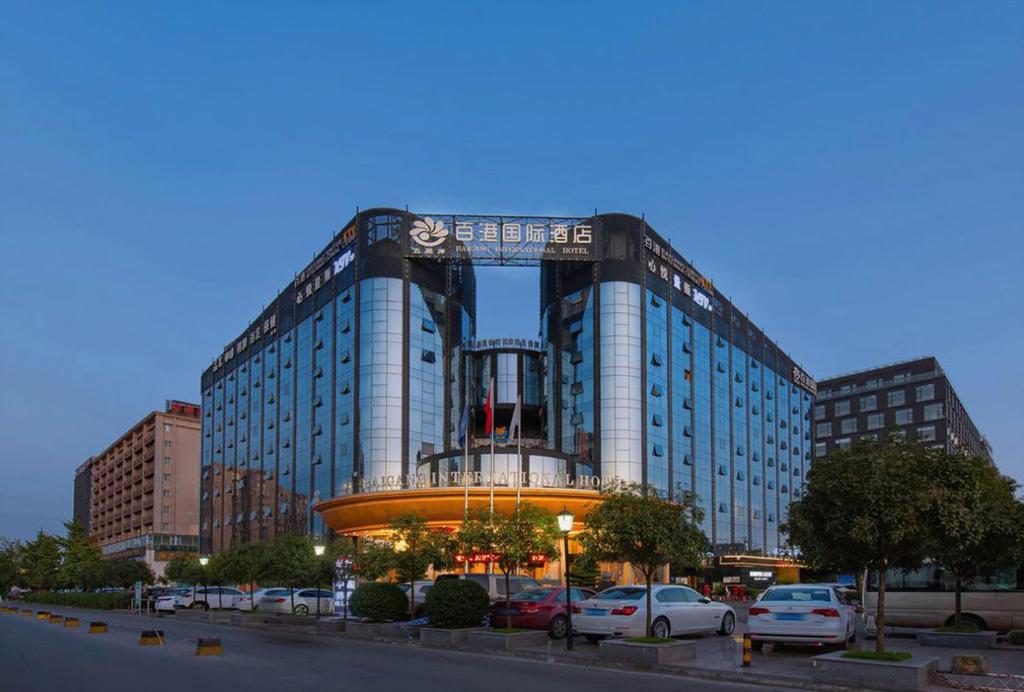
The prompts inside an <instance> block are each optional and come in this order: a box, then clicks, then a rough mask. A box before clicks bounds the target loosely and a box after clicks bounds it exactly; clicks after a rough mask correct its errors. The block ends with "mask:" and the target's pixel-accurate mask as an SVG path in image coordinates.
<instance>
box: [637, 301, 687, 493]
mask: <svg viewBox="0 0 1024 692" xmlns="http://www.w3.org/2000/svg"><path fill="white" fill-rule="evenodd" d="M644 305H645V306H646V308H645V309H646V311H647V357H646V358H645V359H644V360H645V362H646V364H647V365H646V368H647V387H646V392H644V396H646V398H647V420H646V421H644V424H645V425H646V426H647V450H646V451H647V454H646V458H647V483H648V484H650V485H652V486H654V487H655V488H656V489H657V491H658V493H659V494H661V495H663V496H667V495H668V493H669V479H668V446H669V444H668V442H669V440H668V370H669V358H668V325H667V321H666V315H667V314H668V313H667V307H666V301H665V300H664V299H663V298H659V297H658V296H656V295H655V294H654V292H652V291H651V290H650V289H647V291H646V293H645V299H644ZM680 355H681V354H680Z"/></svg>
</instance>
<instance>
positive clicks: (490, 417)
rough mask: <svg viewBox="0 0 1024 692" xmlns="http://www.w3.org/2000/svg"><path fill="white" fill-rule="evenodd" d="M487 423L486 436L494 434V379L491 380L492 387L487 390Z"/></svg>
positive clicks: (485, 425)
mask: <svg viewBox="0 0 1024 692" xmlns="http://www.w3.org/2000/svg"><path fill="white" fill-rule="evenodd" d="M484 413H485V414H486V416H487V417H486V422H485V423H484V435H490V434H491V433H493V432H494V378H493V377H492V378H491V381H490V386H489V387H488V388H487V403H485V404H484Z"/></svg>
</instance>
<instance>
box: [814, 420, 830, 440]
mask: <svg viewBox="0 0 1024 692" xmlns="http://www.w3.org/2000/svg"><path fill="white" fill-rule="evenodd" d="M831 434H832V424H831V423H818V425H817V427H816V428H815V429H814V436H815V437H828V436H829V435H831Z"/></svg>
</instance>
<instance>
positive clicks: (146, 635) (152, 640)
mask: <svg viewBox="0 0 1024 692" xmlns="http://www.w3.org/2000/svg"><path fill="white" fill-rule="evenodd" d="M139 645H140V646H163V645H164V631H163V630H143V631H142V634H141V635H139Z"/></svg>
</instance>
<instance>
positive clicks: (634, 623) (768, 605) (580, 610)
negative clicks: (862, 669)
mask: <svg viewBox="0 0 1024 692" xmlns="http://www.w3.org/2000/svg"><path fill="white" fill-rule="evenodd" d="M442 579H466V580H470V581H474V582H476V583H478V584H480V585H481V586H482V587H483V588H484V589H486V590H487V592H488V595H489V596H490V599H491V609H490V612H489V614H488V616H487V618H485V622H487V621H489V622H490V623H494V624H495V625H498V626H505V625H506V624H507V625H509V626H511V627H516V628H524V629H540V630H547V632H548V635H549V636H550V637H552V638H553V639H562V638H564V637H565V636H566V634H567V633H568V631H569V613H568V608H569V603H568V601H569V599H568V598H567V591H566V589H565V588H564V587H561V586H555V587H552V586H541V585H540V584H539V583H538V582H537V581H536V580H534V579H532V578H530V577H528V576H524V575H514V576H511V577H510V578H509V579H508V587H509V588H508V592H511V594H512V595H511V596H510V597H509V598H508V601H507V602H506V581H505V577H504V575H501V574H447V575H441V576H439V577H438V580H442ZM433 585H434V582H429V581H417V582H415V583H413V584H399V588H401V589H402V591H403V592H405V594H406V595H407V596H408V597H409V598H410V599H411V598H412V594H415V603H416V606H417V611H416V615H417V616H420V615H421V614H422V604H423V603H424V601H425V600H426V596H427V594H428V593H429V591H430V589H431V587H432V586H433ZM154 595H156V594H154ZM571 596H572V629H573V632H574V633H575V634H581V635H583V636H584V637H586V638H587V639H588V640H589V641H593V642H596V641H600V640H602V639H605V638H606V637H642V636H644V635H645V634H646V624H647V588H646V587H645V586H643V585H635V586H615V587H612V588H609V589H605V590H604V591H601V592H600V593H595V592H594V591H592V590H590V589H584V588H579V587H574V588H573V589H572V591H571ZM847 597H848V593H847V591H846V590H844V588H843V587H841V586H839V585H835V584H790V585H777V586H772V587H770V588H768V589H767V590H765V591H764V592H763V593H762V594H760V596H759V597H758V598H757V600H756V601H755V602H754V603H753V604H752V605H751V606H750V610H749V617H748V619H747V626H746V631H747V633H749V634H750V637H751V640H752V645H753V647H754V649H757V650H760V649H761V648H762V647H763V646H764V644H765V643H766V642H775V643H793V644H816V645H834V646H838V647H840V648H845V647H846V645H847V644H848V643H849V642H850V641H852V640H853V638H854V636H855V632H856V618H857V613H858V612H859V606H858V605H857V604H856V603H853V602H851V601H849V600H848V598H847ZM333 601H334V594H333V592H331V591H329V590H326V589H310V588H306V589H286V588H274V587H267V588H262V589H259V590H257V591H255V592H253V593H244V592H242V591H240V590H238V589H234V588H231V587H227V586H211V587H202V588H195V589H193V588H189V587H177V588H170V589H164V592H163V593H162V595H160V596H159V598H157V600H156V609H157V610H158V611H165V612H168V611H170V612H173V611H174V610H178V609H182V608H200V609H203V610H208V609H210V608H225V609H237V610H242V611H252V610H259V611H261V612H269V613H294V614H297V615H307V614H311V613H314V612H317V611H318V610H319V612H320V613H330V612H332V610H333ZM735 628H736V611H735V610H734V609H733V607H732V606H730V605H729V604H727V603H723V602H720V601H713V600H711V599H710V598H707V597H705V596H702V595H701V594H699V593H698V592H697V591H695V590H693V589H691V588H690V587H688V586H683V585H677V584H655V585H654V586H653V587H652V588H651V634H652V635H653V636H655V637H659V638H667V637H674V636H679V635H684V634H694V633H702V632H717V633H718V634H720V635H724V636H728V635H731V634H732V633H733V631H734V630H735Z"/></svg>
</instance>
